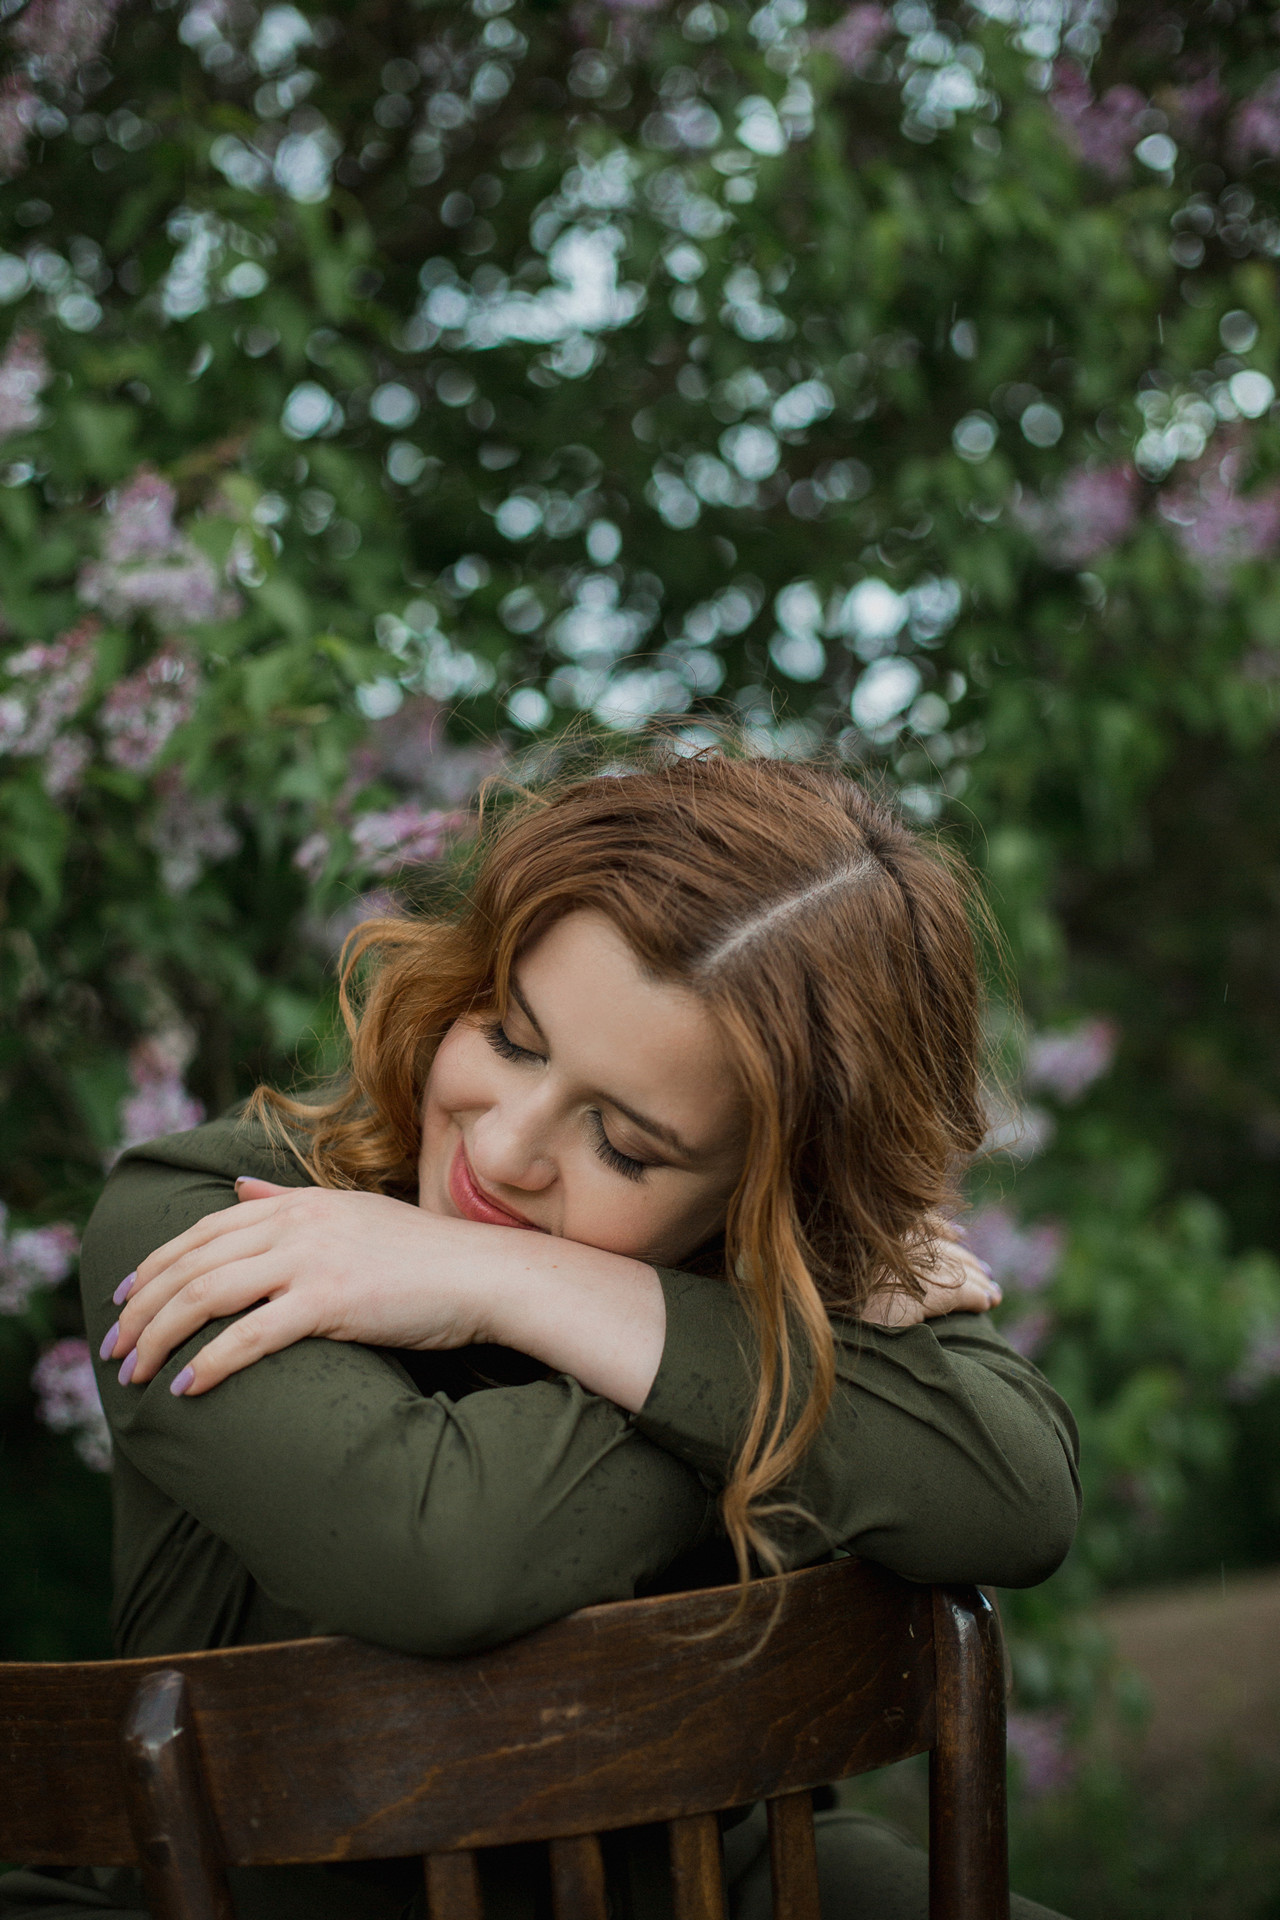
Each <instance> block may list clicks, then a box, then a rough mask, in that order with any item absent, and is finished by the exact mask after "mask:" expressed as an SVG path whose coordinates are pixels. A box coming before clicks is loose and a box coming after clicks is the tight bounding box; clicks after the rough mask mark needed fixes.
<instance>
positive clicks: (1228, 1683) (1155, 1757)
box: [1101, 1571, 1280, 1785]
mask: <svg viewBox="0 0 1280 1920" xmlns="http://www.w3.org/2000/svg"><path fill="white" fill-rule="evenodd" d="M1101 1620H1102V1624H1103V1626H1104V1627H1105V1628H1106V1630H1107V1632H1108V1634H1109V1635H1110V1636H1111V1638H1112V1640H1113V1642H1114V1644H1115V1647H1116V1650H1117V1652H1118V1654H1119V1655H1120V1658H1121V1660H1122V1661H1123V1662H1124V1664H1125V1665H1126V1666H1128V1667H1131V1668H1133V1670H1134V1671H1135V1672H1137V1673H1138V1674H1139V1675H1141V1677H1142V1679H1143V1681H1144V1682H1145V1683H1146V1686H1147V1689H1148V1691H1149V1694H1150V1700H1151V1713H1150V1718H1149V1719H1148V1721H1147V1723H1146V1727H1145V1729H1144V1732H1143V1734H1142V1736H1141V1737H1140V1739H1139V1742H1138V1745H1137V1749H1136V1752H1135V1756H1134V1759H1135V1763H1136V1765H1137V1766H1138V1767H1139V1768H1140V1769H1141V1771H1142V1772H1143V1773H1144V1774H1148V1775H1149V1776H1150V1777H1151V1778H1152V1779H1153V1781H1155V1780H1163V1781H1166V1782H1168V1783H1169V1784H1170V1785H1172V1784H1174V1783H1175V1782H1176V1781H1177V1780H1179V1779H1180V1778H1181V1779H1182V1780H1184V1781H1186V1782H1187V1783H1188V1784H1190V1781H1189V1779H1188V1776H1190V1775H1198V1774H1199V1773H1200V1772H1201V1770H1202V1768H1203V1767H1204V1766H1205V1765H1206V1764H1208V1763H1211V1762H1212V1761H1214V1760H1215V1759H1218V1758H1220V1757H1223V1756H1225V1755H1228V1754H1230V1755H1231V1756H1232V1757H1234V1758H1235V1759H1237V1760H1240V1761H1243V1762H1245V1763H1246V1764H1249V1765H1258V1766H1263V1767H1267V1768H1272V1767H1274V1768H1275V1769H1277V1770H1278V1771H1280V1571H1273V1572H1267V1573H1258V1574H1228V1575H1227V1577H1226V1579H1225V1581H1224V1580H1214V1581H1207V1582H1205V1583H1204V1584H1203V1585H1197V1586H1193V1587H1185V1586H1184V1587H1178V1588H1174V1589H1171V1590H1164V1591H1155V1592H1148V1593H1135V1594H1126V1595H1123V1596H1120V1597H1118V1598H1116V1599H1113V1600H1110V1601H1108V1603H1107V1604H1106V1606H1104V1607H1103V1608H1102V1609H1101Z"/></svg>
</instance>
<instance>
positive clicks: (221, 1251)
mask: <svg viewBox="0 0 1280 1920" xmlns="http://www.w3.org/2000/svg"><path fill="white" fill-rule="evenodd" d="M236 1197H237V1199H238V1200H239V1202H240V1205H239V1206H238V1207H228V1208H225V1209H224V1210H222V1211H221V1212H219V1213H214V1214H210V1215H208V1216H207V1218H205V1219H204V1220H200V1221H198V1222H197V1223H196V1225H195V1226H194V1227H191V1228H189V1229H188V1231H187V1232H186V1233H183V1234H179V1235H178V1237H177V1238H176V1239H174V1240H170V1241H169V1242H168V1243H167V1244H166V1245H165V1246H163V1247H158V1248H157V1249H156V1251H155V1252H154V1253H153V1254H151V1255H150V1256H149V1258H148V1259H146V1260H144V1261H143V1263H142V1265H141V1266H140V1267H139V1268H138V1271H137V1273H136V1274H130V1275H129V1276H128V1278H127V1279H126V1280H125V1281H122V1283H121V1285H120V1287H119V1288H118V1289H117V1291H116V1304H117V1305H118V1306H119V1305H123V1308H124V1310H123V1312H122V1313H121V1315H120V1318H119V1320H118V1321H117V1323H116V1325H115V1326H114V1327H112V1329H111V1331H110V1332H109V1333H108V1335H107V1337H106V1339H105V1340H104V1341H103V1344H102V1357H103V1359H104V1360H119V1361H120V1362H121V1363H122V1364H121V1367H120V1380H121V1382H122V1384H124V1385H126V1386H127V1385H128V1384H129V1383H130V1382H132V1383H133V1384H134V1385H136V1386H143V1385H145V1384H146V1382H147V1381H148V1380H151V1379H153V1378H154V1377H155V1375H156V1374H157V1373H158V1372H159V1370H160V1368H161V1367H162V1366H163V1365H164V1363H165V1361H166V1360H167V1359H168V1357H169V1355H170V1354H171V1353H172V1352H173V1351H174V1350H175V1348H177V1347H180V1346H181V1345H182V1344H183V1342H184V1341H186V1340H189V1339H190V1338H191V1336H192V1334H193V1333H198V1332H199V1330H200V1328H201V1327H203V1326H205V1325H207V1323H208V1322H209V1321H210V1320H219V1319H223V1318H226V1317H227V1316H229V1315H231V1314H242V1315H243V1318H242V1319H239V1320H237V1321H236V1323H235V1325H234V1326H230V1327H226V1328H224V1330H223V1331H222V1332H221V1333H219V1334H218V1335H216V1337H215V1338H214V1339H212V1340H211V1341H210V1342H209V1344H208V1346H207V1347H204V1348H202V1350H201V1351H200V1352H199V1353H198V1354H197V1355H196V1357H195V1358H194V1360H193V1361H192V1362H191V1364H190V1366H187V1367H184V1368H183V1369H182V1371H181V1372H180V1373H179V1374H178V1375H177V1376H176V1378H175V1379H174V1381H173V1382H172V1385H171V1389H170V1390H171V1392H173V1393H177V1394H200V1393H207V1392H208V1391H209V1389H210V1387H216V1386H217V1385H218V1383H219V1381H221V1380H225V1379H226V1378H227V1377H228V1375H229V1374H233V1373H238V1372H239V1371H240V1369H241V1368H242V1367H248V1366H252V1364H253V1362H254V1361H255V1360H261V1359H262V1358H263V1356H264V1355H265V1354H268V1353H276V1352H278V1351H279V1350H280V1349H281V1348H282V1347H289V1346H292V1345H293V1344H294V1342H295V1341H297V1340H306V1339H315V1338H319V1339H326V1340H350V1341H357V1342H359V1343H361V1344H363V1345H365V1346H377V1347H410V1348H419V1349H432V1348H434V1349H440V1348H446V1347H466V1346H472V1345H476V1344H479V1343H482V1342H486V1341H494V1342H496V1343H498V1344H499V1345H502V1346H508V1347H514V1348H515V1349H516V1350H517V1351H518V1352H520V1353H527V1354H528V1355H529V1356H530V1357H531V1358H532V1359H535V1360H541V1361H542V1362H543V1363H544V1364H545V1365H546V1366H548V1367H551V1368H553V1369H554V1370H555V1371H557V1372H562V1373H570V1374H572V1375H573V1376H574V1378H575V1379H577V1380H579V1381H580V1382H581V1383H582V1385H583V1386H584V1387H586V1388H587V1389H588V1391H589V1392H592V1393H598V1394H601V1395H602V1396H603V1397H604V1398H605V1399H607V1400H613V1401H615V1402H616V1403H617V1405H619V1406H622V1407H625V1408H627V1409H628V1411H630V1412H632V1413H635V1412H637V1411H638V1410H639V1408H640V1407H641V1406H643V1404H644V1402H645V1399H646V1398H647V1396H648V1393H649V1389H650V1387H651V1385H652V1383H653V1379H654V1376H655V1374H656V1373H657V1370H658V1363H659V1361H660V1360H661V1358H662V1348H663V1342H664V1340H665V1337H666V1306H665V1302H664V1299H663V1293H662V1287H661V1284H660V1282H659V1280H658V1276H657V1274H656V1273H655V1272H654V1270H653V1268H652V1267H649V1266H647V1265H645V1264H643V1263H642V1262H640V1261H637V1260H631V1259H628V1258H625V1257H623V1256H622V1255H620V1254H613V1253H604V1252H601V1251H600V1249H599V1248H596V1247H588V1246H584V1245H579V1244H578V1243H577V1242H575V1241H571V1240H560V1239H557V1238H556V1237H555V1236H554V1235H552V1234H543V1233H531V1232H528V1231H526V1230H524V1229H522V1228H518V1227H497V1226H483V1225H480V1224H479V1223H478V1222H476V1221H472V1220H455V1219H446V1218H444V1217H442V1216H440V1215H437V1214H432V1213H426V1212H424V1211H423V1210H422V1209H421V1208H420V1207H416V1206H413V1205H411V1204H410V1203H409V1202H407V1201H403V1200H390V1199H387V1198H386V1196H385V1195H382V1194H374V1193H335V1192H332V1191H330V1190H328V1189H323V1188H319V1187H278V1186H275V1185H273V1184H272V1183H271V1182H270V1181H269V1180H250V1179H244V1180H239V1181H237V1182H236ZM250 1308H251V1309H253V1311H251V1312H250V1311H246V1309H250Z"/></svg>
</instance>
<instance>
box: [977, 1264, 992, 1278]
mask: <svg viewBox="0 0 1280 1920" xmlns="http://www.w3.org/2000/svg"><path fill="white" fill-rule="evenodd" d="M977 1264H978V1266H980V1267H981V1268H982V1271H983V1272H984V1273H985V1274H986V1276H987V1278H988V1280H993V1279H994V1278H995V1275H994V1274H993V1273H992V1271H991V1269H990V1267H989V1266H988V1265H987V1263H986V1261H985V1260H979V1261H978V1262H977Z"/></svg>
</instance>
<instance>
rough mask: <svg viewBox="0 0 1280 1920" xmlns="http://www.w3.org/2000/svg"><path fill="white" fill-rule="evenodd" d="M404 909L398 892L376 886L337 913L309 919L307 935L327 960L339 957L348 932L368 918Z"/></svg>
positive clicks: (357, 896) (376, 918) (394, 913)
mask: <svg viewBox="0 0 1280 1920" xmlns="http://www.w3.org/2000/svg"><path fill="white" fill-rule="evenodd" d="M403 912H404V907H403V905H402V904H401V902H400V901H399V900H397V899H396V896H395V895H394V893H388V891H387V889H386V888H385V887H374V888H373V890H372V891H371V892H369V893H361V894H358V895H356V897H355V898H354V899H352V900H349V901H348V902H347V904H346V906H343V907H339V908H338V910H337V912H336V913H331V914H329V915H327V916H326V917H324V918H321V917H319V916H316V918H315V919H313V920H311V921H309V922H308V923H307V929H306V931H307V937H308V939H309V940H310V941H311V943H312V945H313V946H315V947H317V948H318V949H319V951H320V952H321V953H323V954H324V956H325V958H326V959H327V960H336V959H337V957H338V955H339V954H340V953H341V952H342V949H343V946H344V944H345V942H346V940H347V938H348V936H349V935H350V934H352V933H354V932H355V930H356V928H357V927H358V926H362V925H363V923H364V922H365V921H366V920H384V919H386V918H388V917H389V916H394V915H397V914H402V913H403Z"/></svg>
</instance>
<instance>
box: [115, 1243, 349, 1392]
mask: <svg viewBox="0 0 1280 1920" xmlns="http://www.w3.org/2000/svg"><path fill="white" fill-rule="evenodd" d="M288 1279H289V1272H288V1268H287V1267H286V1266H285V1264H284V1262H283V1261H282V1260H280V1259H279V1258H278V1257H276V1256H273V1255H270V1254H264V1255H258V1256H256V1257H255V1258H252V1259H248V1260H244V1261H239V1262H237V1263H236V1264H235V1265H234V1266H228V1267H219V1268H217V1269H216V1270H215V1271H214V1272H213V1273H211V1274H207V1275H203V1276H201V1278H200V1279H198V1280H195V1281H193V1282H192V1283H191V1285H190V1286H188V1287H183V1288H182V1290H181V1291H180V1292H179V1293H176V1294H175V1295H174V1297H173V1299H172V1300H168V1301H166V1302H165V1304H164V1306H163V1307H161V1309H160V1311H159V1313H157V1314H156V1316H155V1318H154V1320H152V1321H151V1322H150V1323H149V1324H148V1325H147V1326H145V1327H144V1328H143V1329H142V1331H141V1333H140V1334H139V1335H138V1339H137V1341H136V1343H135V1345H134V1346H133V1348H132V1349H131V1351H130V1352H129V1353H127V1354H126V1355H125V1357H124V1361H123V1364H122V1366H121V1369H120V1379H121V1381H122V1383H123V1384H124V1385H126V1386H128V1385H129V1384H130V1383H132V1384H133V1385H135V1386H139V1387H143V1386H145V1385H146V1384H147V1382H148V1380H152V1379H154V1378H155V1376H156V1374H157V1373H158V1372H159V1371H160V1369H161V1367H162V1366H163V1365H164V1363H165V1361H166V1360H167V1359H168V1358H169V1356H170V1354H172V1353H174V1352H175V1351H176V1350H177V1348H179V1347H180V1346H183V1345H184V1344H185V1343H186V1342H187V1341H188V1340H189V1339H190V1338H191V1336H192V1335H193V1334H196V1333H199V1331H200V1329H201V1327H205V1326H208V1324H209V1322H210V1321H211V1320H226V1319H229V1318H230V1317H231V1316H232V1315H233V1314H237V1313H244V1312H245V1310H246V1309H247V1308H249V1307H253V1306H256V1304H257V1303H258V1301H260V1300H267V1299H271V1298H274V1297H275V1296H277V1295H279V1294H281V1293H283V1292H284V1290H285V1289H286V1287H287V1283H288ZM313 1310H314V1309H313Z"/></svg>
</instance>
